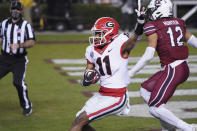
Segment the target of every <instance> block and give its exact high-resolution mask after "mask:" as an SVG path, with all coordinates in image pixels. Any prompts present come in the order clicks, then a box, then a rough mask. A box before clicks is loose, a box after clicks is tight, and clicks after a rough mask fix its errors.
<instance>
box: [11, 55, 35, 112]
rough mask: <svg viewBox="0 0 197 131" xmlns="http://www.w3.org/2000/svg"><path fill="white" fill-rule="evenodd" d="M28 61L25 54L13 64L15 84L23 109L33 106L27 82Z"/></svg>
mask: <svg viewBox="0 0 197 131" xmlns="http://www.w3.org/2000/svg"><path fill="white" fill-rule="evenodd" d="M27 63H28V60H27V57H25V56H24V57H22V58H20V59H18V60H17V61H16V63H15V64H13V66H12V73H13V84H14V86H15V87H16V89H17V92H18V96H19V100H20V105H21V107H22V108H23V109H25V108H29V107H30V106H31V102H30V100H29V98H28V91H27V84H26V83H25V74H26V67H27Z"/></svg>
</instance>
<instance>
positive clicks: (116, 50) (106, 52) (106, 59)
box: [85, 33, 130, 88]
mask: <svg viewBox="0 0 197 131" xmlns="http://www.w3.org/2000/svg"><path fill="white" fill-rule="evenodd" d="M127 40H128V36H127V35H125V34H124V33H122V34H120V35H119V36H117V37H116V38H115V39H114V40H113V41H112V42H111V43H110V44H108V45H106V46H105V47H104V48H103V49H102V50H99V49H97V48H95V47H94V45H90V46H88V47H87V48H86V53H85V57H86V59H87V60H88V61H89V62H91V63H92V64H94V65H95V69H96V70H97V71H98V72H99V73H100V76H101V77H100V85H101V86H103V87H106V88H124V87H127V86H128V85H129V83H130V78H129V74H128V58H125V57H123V56H122V53H121V52H122V51H121V48H122V46H123V45H124V43H125V42H126V41H127Z"/></svg>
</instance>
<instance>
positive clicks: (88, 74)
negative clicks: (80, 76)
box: [84, 69, 100, 84]
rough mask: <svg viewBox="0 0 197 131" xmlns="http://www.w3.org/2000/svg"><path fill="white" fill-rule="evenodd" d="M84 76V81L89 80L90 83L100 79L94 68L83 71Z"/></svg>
mask: <svg viewBox="0 0 197 131" xmlns="http://www.w3.org/2000/svg"><path fill="white" fill-rule="evenodd" d="M84 78H85V80H86V81H88V82H91V84H95V83H97V82H98V81H99V79H100V74H99V72H98V71H97V70H96V69H92V70H90V69H87V70H86V71H85V73H84Z"/></svg>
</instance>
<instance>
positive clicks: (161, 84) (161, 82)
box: [142, 62, 189, 107]
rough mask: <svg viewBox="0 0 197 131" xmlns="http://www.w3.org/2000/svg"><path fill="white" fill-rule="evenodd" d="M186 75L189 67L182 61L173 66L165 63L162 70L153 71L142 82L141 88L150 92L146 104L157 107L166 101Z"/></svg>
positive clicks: (184, 79)
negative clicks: (150, 75)
mask: <svg viewBox="0 0 197 131" xmlns="http://www.w3.org/2000/svg"><path fill="white" fill-rule="evenodd" d="M188 77H189V68H188V64H187V62H183V63H181V64H180V65H178V66H176V67H174V68H172V67H171V66H170V65H166V67H165V69H164V70H163V71H159V72H157V73H155V74H154V75H153V76H152V77H151V78H149V79H148V80H147V81H145V82H143V83H142V88H145V89H146V90H148V91H149V92H151V96H150V99H149V102H148V105H149V106H156V107H159V106H160V105H161V104H164V103H167V101H168V100H169V99H170V97H171V96H172V95H173V94H174V91H175V90H176V88H177V86H178V85H179V84H181V83H183V82H184V81H186V80H187V78H188Z"/></svg>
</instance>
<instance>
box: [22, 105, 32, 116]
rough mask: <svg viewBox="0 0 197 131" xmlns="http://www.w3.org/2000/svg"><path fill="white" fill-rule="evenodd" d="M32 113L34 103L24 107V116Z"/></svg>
mask: <svg viewBox="0 0 197 131" xmlns="http://www.w3.org/2000/svg"><path fill="white" fill-rule="evenodd" d="M31 113H32V103H31V105H30V107H29V108H27V109H23V115H24V116H29V115H31Z"/></svg>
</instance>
